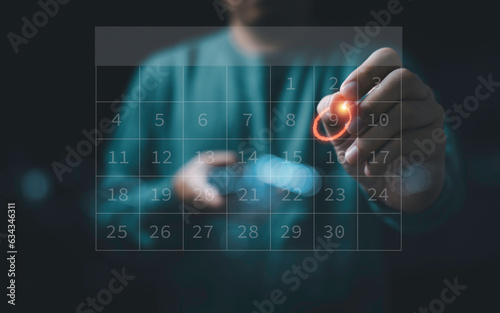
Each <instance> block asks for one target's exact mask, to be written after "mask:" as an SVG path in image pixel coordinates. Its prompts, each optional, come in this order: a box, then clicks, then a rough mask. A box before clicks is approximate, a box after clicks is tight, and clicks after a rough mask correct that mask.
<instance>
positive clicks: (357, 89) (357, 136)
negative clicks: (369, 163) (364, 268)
mask: <svg viewBox="0 0 500 313" xmlns="http://www.w3.org/2000/svg"><path fill="white" fill-rule="evenodd" d="M358 68H359V67H356V69H358ZM356 95H359V74H358V71H356ZM356 148H357V149H358V151H359V123H356ZM356 164H359V153H356ZM356 178H359V166H356ZM359 188H360V187H359V186H356V213H357V214H356V250H359Z"/></svg>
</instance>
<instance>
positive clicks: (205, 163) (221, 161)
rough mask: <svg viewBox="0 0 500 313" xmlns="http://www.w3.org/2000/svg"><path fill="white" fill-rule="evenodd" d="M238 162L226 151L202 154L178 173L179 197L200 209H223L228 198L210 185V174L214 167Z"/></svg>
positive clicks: (175, 183)
mask: <svg viewBox="0 0 500 313" xmlns="http://www.w3.org/2000/svg"><path fill="white" fill-rule="evenodd" d="M234 162H236V156H235V154H233V153H230V152H226V151H213V153H212V151H209V152H208V153H202V154H200V157H198V156H196V157H194V158H192V159H191V160H190V161H189V162H188V163H186V164H185V165H184V167H183V169H181V170H179V171H178V172H177V175H176V178H175V182H174V190H175V193H176V194H177V196H178V197H179V198H181V199H183V200H184V202H185V203H186V204H189V205H191V206H193V207H195V208H198V209H204V208H207V209H213V210H218V209H222V208H223V207H224V205H225V202H226V198H225V196H223V195H221V194H220V193H219V192H218V191H217V188H215V187H214V186H212V185H210V184H209V183H208V174H209V172H210V170H211V168H212V167H216V166H226V165H228V164H231V163H234Z"/></svg>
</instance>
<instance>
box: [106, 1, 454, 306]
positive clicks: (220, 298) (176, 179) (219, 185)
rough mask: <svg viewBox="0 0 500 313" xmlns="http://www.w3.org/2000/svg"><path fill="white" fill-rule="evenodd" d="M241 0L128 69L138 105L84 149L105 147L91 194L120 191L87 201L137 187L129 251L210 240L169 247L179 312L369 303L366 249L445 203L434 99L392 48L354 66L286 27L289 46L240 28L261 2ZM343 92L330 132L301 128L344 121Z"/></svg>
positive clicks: (372, 261) (383, 282) (115, 218)
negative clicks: (205, 30)
mask: <svg viewBox="0 0 500 313" xmlns="http://www.w3.org/2000/svg"><path fill="white" fill-rule="evenodd" d="M248 5H251V4H248V3H246V4H245V5H242V6H241V8H239V9H236V10H235V11H234V12H233V13H232V15H231V18H232V20H231V24H232V25H233V26H234V27H232V28H229V29H227V30H225V31H222V32H218V33H216V34H213V35H210V36H207V37H205V38H203V39H201V40H195V41H192V42H189V43H186V44H184V45H180V46H178V47H176V48H174V49H169V50H167V51H162V52H159V53H157V54H155V55H154V56H152V57H151V58H149V59H148V60H147V61H146V62H145V63H144V66H141V67H140V69H139V70H138V72H137V74H136V76H135V78H134V80H133V81H132V83H131V87H130V90H131V92H133V90H134V89H136V87H137V86H139V90H140V91H139V99H140V104H138V103H136V102H133V103H126V104H124V106H125V108H124V110H123V111H122V112H125V111H126V112H127V115H128V116H127V117H126V118H125V116H122V121H121V123H120V124H119V126H118V127H116V132H115V134H114V137H113V138H114V139H116V140H110V141H109V142H107V145H106V146H105V147H104V148H100V149H102V151H104V153H103V154H104V155H105V156H106V157H110V156H113V158H114V159H113V160H112V161H111V162H106V166H105V168H104V173H105V174H106V178H103V180H102V181H101V182H99V185H98V188H99V190H103V192H102V193H103V194H104V191H105V192H106V196H102V198H106V199H108V200H109V195H108V194H107V191H109V190H110V189H113V188H114V187H115V186H117V189H116V190H114V189H113V193H115V194H113V197H120V196H121V197H122V199H126V201H131V204H130V205H129V206H120V207H117V206H114V205H115V202H113V201H112V202H109V201H104V200H103V201H104V202H105V203H104V204H103V205H102V206H101V207H100V208H98V211H99V210H100V212H101V213H111V212H114V213H117V212H118V213H120V212H123V213H126V212H129V211H128V210H134V203H138V202H139V201H140V208H141V209H140V212H141V213H147V214H148V216H146V215H142V217H141V219H142V221H141V220H140V224H141V227H142V228H141V229H146V230H147V233H146V234H144V231H143V234H141V235H140V238H139V240H138V241H139V243H138V244H139V247H140V249H143V250H160V249H161V248H163V249H166V250H168V249H173V250H182V249H185V250H223V251H225V252H197V254H187V255H185V256H184V258H183V261H182V264H179V266H178V268H177V269H176V271H178V276H179V277H180V278H179V282H178V284H179V287H180V290H181V292H180V293H181V298H182V300H181V301H182V302H183V303H184V307H183V312H281V311H283V312H296V311H300V310H303V311H304V312H323V311H324V312H331V311H332V312H385V311H387V307H386V305H387V303H386V301H387V298H388V286H387V279H386V278H385V275H384V272H385V271H386V269H384V266H383V254H382V253H381V252H378V250H399V249H401V242H400V234H399V233H400V232H401V228H402V230H403V231H404V232H419V231H425V230H427V229H430V228H432V227H436V226H439V225H440V224H442V223H443V222H444V221H445V220H446V218H447V216H449V215H450V214H451V213H452V212H453V211H454V210H456V209H457V208H458V207H459V204H460V197H456V196H455V197H453V196H452V194H451V192H452V190H455V191H456V190H461V188H463V186H462V182H461V179H460V177H459V175H458V172H459V170H458V156H457V155H456V152H454V151H456V148H455V147H454V144H453V140H452V137H451V136H450V134H448V140H447V142H446V144H445V142H444V140H442V137H443V136H442V132H440V131H439V130H442V129H443V116H442V109H441V107H440V106H439V105H438V104H437V102H436V101H435V99H434V96H433V94H432V91H431V90H430V88H429V87H427V86H426V85H424V84H423V83H422V81H421V80H420V79H419V78H418V77H417V76H416V75H414V74H413V73H411V72H410V71H408V70H405V69H401V68H400V64H401V61H400V59H399V56H398V54H397V53H396V52H395V51H394V50H392V49H389V48H384V49H380V50H377V51H375V52H374V53H373V54H371V55H370V56H369V57H368V58H367V59H366V61H365V62H364V63H362V64H361V62H359V63H356V62H353V64H360V66H359V67H355V66H352V65H349V64H348V62H345V59H344V56H343V55H342V54H341V53H340V52H339V51H338V48H337V47H338V46H335V45H330V44H329V43H327V44H324V43H318V42H317V41H315V40H307V43H304V42H305V40H306V38H300V35H298V36H295V37H293V39H294V42H295V43H296V42H300V43H301V44H291V45H290V44H289V43H290V38H283V36H275V34H274V35H273V34H272V32H271V33H266V32H262V31H261V30H259V29H258V28H252V27H246V25H255V24H256V23H257V21H256V20H258V19H259V18H261V17H262V15H265V14H264V13H261V14H260V15H259V14H257V13H255V10H257V12H258V11H259V10H258V6H257V9H255V8H254V10H249V8H248V7H246V6H248ZM249 12H250V13H249ZM252 12H253V13H254V14H253V15H252V14H251V13H252ZM311 51H313V52H314V53H311ZM274 64H279V65H274ZM327 64H335V66H329V65H327ZM339 64H347V65H344V66H339ZM179 65H181V66H179ZM155 73H156V74H155ZM155 77H156V79H155ZM158 77H160V79H158ZM331 77H334V78H335V79H334V80H332V79H331ZM337 83H338V84H337ZM341 83H342V85H341ZM401 83H402V86H403V88H402V89H401ZM340 85H341V86H340ZM335 88H336V89H335ZM332 93H333V95H331V94H332ZM328 94H330V95H328ZM327 95H328V96H327ZM323 96H327V97H325V98H323ZM320 100H321V101H320ZM344 104H345V105H346V108H347V109H348V110H349V112H351V115H352V116H351V121H350V123H349V125H348V126H346V128H347V129H346V131H345V133H344V134H343V135H342V136H340V137H339V138H337V139H335V140H330V141H328V142H322V141H319V140H317V139H316V138H315V135H314V131H313V130H312V125H313V121H314V119H315V117H316V116H317V114H318V113H323V114H322V122H323V125H324V128H319V132H320V133H323V135H325V136H330V137H332V136H335V135H336V134H338V133H339V132H341V131H342V130H343V129H344V124H345V123H346V122H348V118H347V115H346V114H345V112H342V111H339V110H340V109H339V108H342V105H344ZM402 106H404V109H403V111H402V112H401V107H402ZM344 110H345V109H344ZM123 115H125V114H123ZM384 118H387V119H388V120H389V122H388V123H386V122H385V121H384V120H383V119H384ZM401 118H402V120H401ZM325 132H326V134H325ZM130 138H135V139H137V138H141V140H135V139H130ZM431 139H432V142H430V141H429V140H431ZM422 147H424V148H425V149H423V148H422ZM432 147H433V148H432ZM422 150H424V151H423V152H424V153H423V154H422V153H415V152H414V151H422ZM426 151H427V152H426ZM122 152H125V153H124V154H123V159H118V155H119V154H120V153H122ZM420 155H423V156H424V157H423V159H422V158H421V157H420ZM401 156H402V158H401ZM120 157H121V155H120ZM417 157H418V158H417ZM125 158H126V159H125ZM140 159H141V160H142V161H141V162H139V160H140ZM120 161H121V162H120ZM400 162H403V169H404V170H405V171H404V172H403V173H401V172H399V171H398V168H401V163H400ZM139 163H140V165H139V169H138V170H137V169H136V168H135V167H133V166H130V167H127V164H139ZM220 167H222V168H223V169H222V171H216V169H217V168H219V169H220ZM221 173H222V174H221ZM128 175H129V176H141V178H140V179H139V183H137V180H136V179H135V178H124V177H125V176H128ZM113 176H114V177H113ZM401 176H402V177H403V179H399V178H398V177H401ZM400 184H402V185H400ZM123 186H125V187H123ZM118 187H120V188H118ZM122 188H126V189H125V191H123V190H122ZM133 190H135V192H133ZM231 191H232V192H231ZM225 194H230V195H229V196H226V195H225ZM138 195H140V197H139V196H138ZM113 199H114V198H113ZM118 199H119V198H118ZM99 201H100V202H101V200H99ZM134 201H136V202H134ZM116 202H119V201H116ZM401 204H402V205H401ZM179 209H180V210H179ZM401 212H402V213H401ZM162 213H168V214H162ZM174 213H177V214H174ZM179 213H180V214H179ZM311 213H316V214H311ZM135 218H136V217H135V216H131V215H126V214H123V215H119V214H117V215H109V216H105V214H104V215H101V216H100V219H99V220H98V223H99V224H100V225H101V224H102V225H108V224H110V223H115V224H116V230H118V225H120V224H127V223H129V224H133V222H134V219H135ZM401 220H402V226H401ZM178 221H181V222H180V223H178ZM162 225H168V226H169V227H168V228H163V227H162ZM175 225H176V226H175ZM339 226H341V227H339ZM226 230H227V231H226ZM129 231H130V228H129ZM118 234H119V230H118ZM179 234H181V235H179ZM108 237H109V235H108ZM157 238H160V239H161V238H164V239H167V240H165V241H164V242H165V244H164V246H161V247H159V246H158V245H157V241H156V240H155V239H157ZM115 243H116V242H115ZM116 245H117V246H115V247H118V248H128V247H130V245H131V246H132V247H134V249H135V248H136V247H135V246H134V243H132V244H130V243H129V244H128V245H127V244H125V245H124V246H122V243H120V242H118V243H117V244H116ZM226 250H229V251H227V252H226ZM252 250H257V251H252ZM262 250H264V251H262ZM265 250H290V251H281V252H265ZM297 250H305V251H304V252H300V251H297ZM311 250H316V252H313V251H311ZM325 250H339V251H336V252H334V253H333V254H332V253H330V252H326V251H325ZM352 250H368V251H370V252H351V251H352ZM320 252H321V253H320ZM163 283H164V284H169V282H167V281H165V282H163ZM190 290H191V291H190ZM193 290H196V292H195V293H193ZM166 297H168V296H166ZM170 300H171V301H173V300H172V299H170ZM168 302H169V301H167V300H165V303H168ZM160 306H162V305H161V304H160ZM164 307H165V308H168V305H167V304H165V305H164ZM165 311H167V312H168V310H167V309H165ZM300 312H302V311H300Z"/></svg>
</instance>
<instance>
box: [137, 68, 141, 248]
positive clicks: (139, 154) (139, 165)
mask: <svg viewBox="0 0 500 313" xmlns="http://www.w3.org/2000/svg"><path fill="white" fill-rule="evenodd" d="M138 131H139V147H138V148H139V151H138V156H139V164H138V167H139V169H138V171H139V183H138V185H139V197H141V67H140V66H139V130H138ZM141 228H142V225H141V201H139V250H141V241H142V240H141V239H142V238H141Z"/></svg>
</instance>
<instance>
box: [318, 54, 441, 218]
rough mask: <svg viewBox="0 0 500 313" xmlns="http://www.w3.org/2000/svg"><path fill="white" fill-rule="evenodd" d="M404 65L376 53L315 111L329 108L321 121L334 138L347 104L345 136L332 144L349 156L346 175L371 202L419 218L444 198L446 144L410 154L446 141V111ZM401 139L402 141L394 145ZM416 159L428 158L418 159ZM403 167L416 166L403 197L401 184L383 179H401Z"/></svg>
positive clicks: (405, 181) (394, 56) (395, 57)
mask: <svg viewBox="0 0 500 313" xmlns="http://www.w3.org/2000/svg"><path fill="white" fill-rule="evenodd" d="M400 64H401V59H400V58H399V56H398V54H397V53H396V52H395V51H394V50H392V49H390V48H383V49H379V50H377V51H375V52H374V53H373V54H372V55H371V56H370V57H369V58H368V59H366V61H365V62H364V63H363V64H362V65H361V66H360V67H358V68H357V69H356V70H355V71H353V72H352V73H351V74H350V75H349V76H348V77H347V79H346V80H345V81H344V83H343V84H342V86H341V88H340V92H338V93H336V94H333V95H330V96H327V97H325V98H323V99H322V100H321V102H320V103H319V104H318V107H317V110H318V113H319V112H322V111H324V110H325V108H327V107H328V106H330V112H329V114H328V113H327V114H324V115H323V116H322V121H323V124H324V126H325V129H326V131H327V133H328V134H329V135H330V136H331V135H334V134H335V133H338V131H339V129H338V127H334V124H332V122H331V121H332V120H335V121H337V120H338V116H336V115H335V114H336V113H337V112H338V110H339V105H337V104H338V103H342V104H343V103H344V102H345V103H346V106H347V107H348V108H350V112H351V114H352V121H351V123H350V125H349V127H348V128H347V132H346V133H345V134H344V135H343V136H341V137H340V138H338V139H336V140H333V141H332V143H333V146H334V148H335V151H336V152H337V155H339V156H343V155H344V154H345V158H341V159H343V160H344V162H343V166H344V168H345V170H346V171H347V172H348V173H349V174H350V175H352V176H354V177H356V179H357V180H358V182H359V183H360V184H361V186H363V188H364V189H365V191H367V193H368V194H369V196H373V197H375V198H377V200H378V201H382V202H383V203H385V204H386V205H387V206H389V207H391V208H393V209H396V210H401V209H402V210H404V211H405V212H419V211H422V210H424V209H426V208H427V207H429V206H430V205H431V204H432V203H433V202H434V201H435V200H436V198H437V197H438V196H439V194H440V192H441V189H442V185H443V182H444V176H445V140H440V141H439V142H434V143H435V148H434V149H430V150H431V151H428V150H426V151H425V152H426V153H413V154H412V152H414V151H416V150H420V151H421V148H419V146H418V145H417V142H421V141H423V140H424V141H425V140H429V139H432V138H435V136H436V134H441V137H443V136H444V132H443V109H442V107H441V106H440V105H439V104H438V103H437V102H436V99H435V98H434V94H433V92H432V90H431V89H430V88H429V87H428V86H427V85H425V84H424V83H423V82H422V81H421V80H420V78H419V77H418V76H417V75H415V74H413V73H412V72H410V71H409V70H407V69H405V68H401V66H400ZM332 116H335V118H336V119H332V118H331V117H332ZM344 123H345V122H344ZM335 126H338V125H335ZM343 126H344V125H343V124H342V127H343ZM357 136H358V138H356V137H357ZM398 138H402V140H394V139H398ZM401 155H402V158H403V159H401V157H400V156H401ZM417 155H418V156H419V157H420V156H424V158H423V159H422V158H416V156H417ZM410 156H411V157H410ZM401 162H403V164H410V165H413V166H411V168H410V170H409V171H407V173H405V174H403V176H404V179H403V194H402V195H401V192H400V186H399V183H397V184H392V183H390V181H391V179H388V178H387V177H383V175H386V176H387V175H401V173H400V171H399V168H400V166H401ZM406 174H408V175H406ZM358 175H359V176H358ZM384 190H385V191H384ZM401 197H402V207H401V204H400V199H401Z"/></svg>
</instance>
